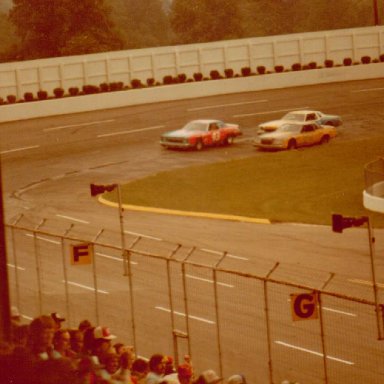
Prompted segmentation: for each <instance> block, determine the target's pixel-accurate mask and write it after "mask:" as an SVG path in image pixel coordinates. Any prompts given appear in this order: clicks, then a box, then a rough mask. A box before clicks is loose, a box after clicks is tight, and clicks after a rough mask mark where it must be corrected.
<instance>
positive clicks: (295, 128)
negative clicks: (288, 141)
mask: <svg viewBox="0 0 384 384" xmlns="http://www.w3.org/2000/svg"><path fill="white" fill-rule="evenodd" d="M279 131H280V132H300V131H301V125H300V124H284V125H283V126H281V127H280V129H279Z"/></svg>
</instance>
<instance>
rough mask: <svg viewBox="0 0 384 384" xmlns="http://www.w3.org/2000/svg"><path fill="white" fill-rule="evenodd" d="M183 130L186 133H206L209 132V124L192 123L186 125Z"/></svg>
mask: <svg viewBox="0 0 384 384" xmlns="http://www.w3.org/2000/svg"><path fill="white" fill-rule="evenodd" d="M183 129H184V130H185V131H201V132H205V131H206V130H207V124H206V123H202V122H200V121H191V122H189V123H188V124H186V125H184V127H183Z"/></svg>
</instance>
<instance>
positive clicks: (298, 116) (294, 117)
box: [282, 112, 305, 121]
mask: <svg viewBox="0 0 384 384" xmlns="http://www.w3.org/2000/svg"><path fill="white" fill-rule="evenodd" d="M304 118H305V114H303V113H293V112H289V113H287V114H286V115H284V116H283V118H282V120H289V121H304Z"/></svg>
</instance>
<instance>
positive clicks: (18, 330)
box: [12, 324, 29, 347]
mask: <svg viewBox="0 0 384 384" xmlns="http://www.w3.org/2000/svg"><path fill="white" fill-rule="evenodd" d="M28 337H29V325H27V324H23V325H19V326H17V327H15V328H14V329H13V333H12V342H13V344H14V346H15V347H26V345H27V341H28Z"/></svg>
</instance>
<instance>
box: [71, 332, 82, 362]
mask: <svg viewBox="0 0 384 384" xmlns="http://www.w3.org/2000/svg"><path fill="white" fill-rule="evenodd" d="M69 334H70V337H71V350H72V351H73V352H74V353H75V354H76V356H77V357H80V356H82V355H84V354H85V350H84V333H83V332H82V331H80V330H79V329H70V330H69Z"/></svg>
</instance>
